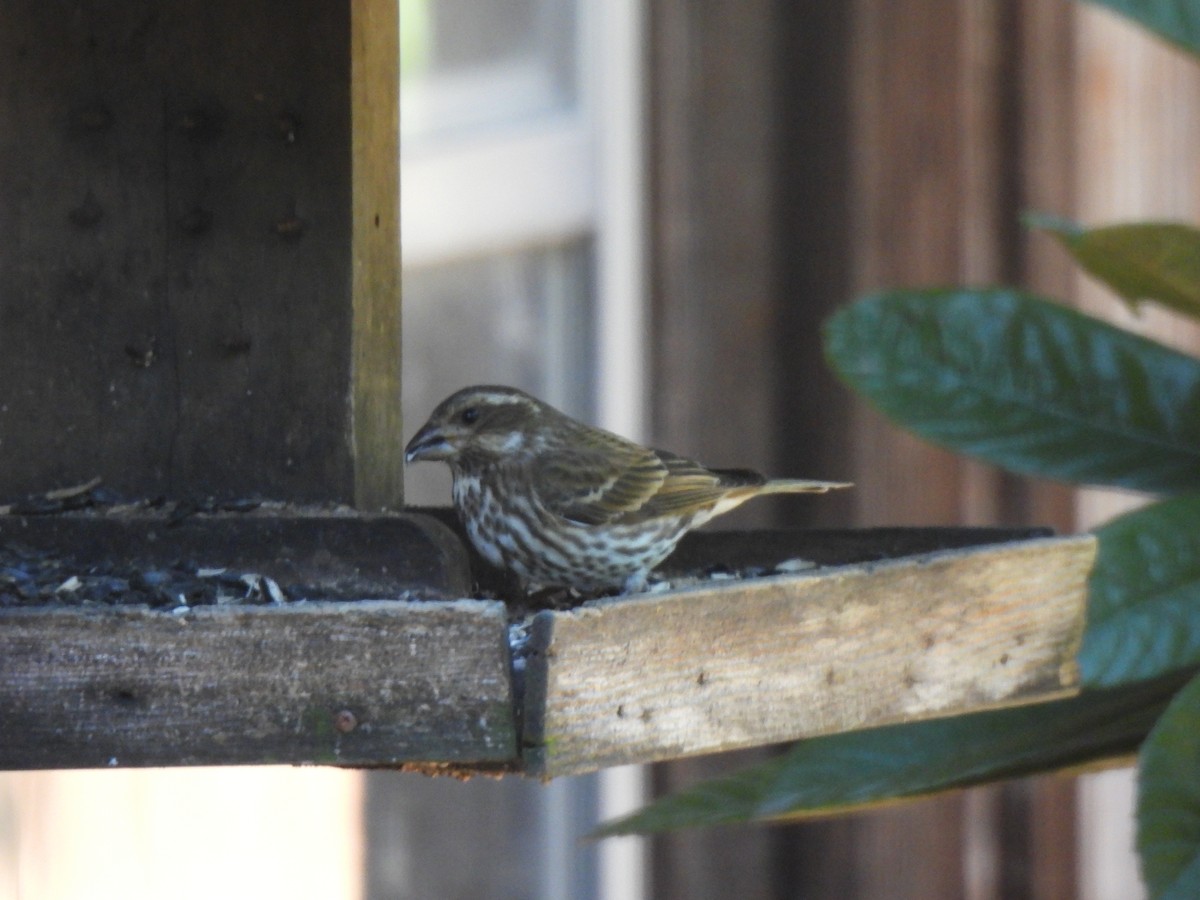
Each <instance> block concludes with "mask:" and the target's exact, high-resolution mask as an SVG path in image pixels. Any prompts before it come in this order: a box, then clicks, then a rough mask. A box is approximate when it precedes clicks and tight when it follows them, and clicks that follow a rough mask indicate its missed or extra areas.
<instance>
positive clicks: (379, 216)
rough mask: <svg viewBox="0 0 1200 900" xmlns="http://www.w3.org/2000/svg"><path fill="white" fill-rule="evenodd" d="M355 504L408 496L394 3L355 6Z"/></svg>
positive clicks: (391, 504) (379, 505)
mask: <svg viewBox="0 0 1200 900" xmlns="http://www.w3.org/2000/svg"><path fill="white" fill-rule="evenodd" d="M350 11H351V12H350V18H351V38H352V52H351V60H350V64H351V82H350V92H351V116H352V122H353V130H352V154H351V155H352V163H351V166H352V173H353V174H352V180H353V215H352V247H351V253H352V256H353V267H354V268H353V271H354V275H353V286H352V289H351V294H352V297H353V309H354V325H353V334H352V346H351V351H350V355H351V365H352V380H353V388H352V391H353V394H352V400H353V408H352V423H353V425H352V428H353V446H354V463H355V467H354V502H355V505H356V506H358V508H359V509H364V510H371V511H374V510H378V509H385V508H392V509H394V508H398V507H399V506H400V505H401V504H402V503H403V502H404V452H403V446H404V441H403V438H402V435H401V418H400V350H401V341H400V26H399V22H398V16H399V6H398V5H397V4H396V3H395V0H361V2H355V3H352V4H350Z"/></svg>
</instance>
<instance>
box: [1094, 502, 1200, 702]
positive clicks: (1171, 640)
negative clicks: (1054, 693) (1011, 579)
mask: <svg viewBox="0 0 1200 900" xmlns="http://www.w3.org/2000/svg"><path fill="white" fill-rule="evenodd" d="M1096 536H1097V537H1098V538H1099V541H1100V546H1099V551H1098V554H1097V558H1096V566H1095V568H1094V569H1093V570H1092V575H1091V579H1090V582H1089V590H1088V595H1089V596H1088V623H1087V630H1086V631H1085V632H1084V636H1083V647H1082V649H1081V651H1080V653H1079V666H1080V672H1081V674H1082V676H1083V681H1084V683H1085V684H1088V685H1091V686H1093V687H1102V686H1110V685H1115V684H1121V683H1123V682H1129V681H1135V680H1140V679H1145V678H1152V677H1155V676H1157V675H1161V674H1163V673H1165V672H1169V671H1172V670H1174V669H1179V668H1183V667H1185V666H1192V665H1195V664H1197V663H1200V496H1198V495H1195V494H1192V495H1186V496H1182V497H1177V498H1173V499H1171V500H1166V501H1163V502H1161V503H1156V504H1154V505H1152V506H1147V507H1144V508H1142V509H1139V510H1135V511H1134V512H1131V513H1127V514H1126V515H1123V516H1121V517H1119V518H1117V519H1114V520H1113V521H1111V522H1109V523H1108V524H1106V525H1104V526H1103V527H1102V528H1099V529H1097V531H1096Z"/></svg>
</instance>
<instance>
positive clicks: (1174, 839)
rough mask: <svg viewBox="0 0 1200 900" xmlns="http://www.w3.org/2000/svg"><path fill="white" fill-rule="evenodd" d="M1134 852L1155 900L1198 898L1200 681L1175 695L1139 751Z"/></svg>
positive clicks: (1199, 886) (1197, 680) (1199, 889)
mask: <svg viewBox="0 0 1200 900" xmlns="http://www.w3.org/2000/svg"><path fill="white" fill-rule="evenodd" d="M1139 786H1140V791H1139V796H1138V813H1137V815H1138V836H1137V843H1138V850H1139V852H1140V854H1141V857H1142V874H1143V876H1144V877H1145V879H1146V883H1147V885H1149V887H1150V891H1151V895H1152V896H1154V897H1188V898H1193V897H1200V678H1197V679H1194V680H1193V681H1192V682H1191V683H1190V684H1189V685H1188V686H1187V687H1185V688H1184V689H1183V690H1182V691H1180V692H1179V694H1178V696H1176V698H1175V699H1174V701H1172V703H1171V705H1170V706H1169V707H1168V708H1167V710H1166V712H1165V713H1163V716H1162V718H1161V719H1160V720H1159V722H1158V724H1157V725H1156V726H1155V727H1154V730H1153V731H1152V732H1151V733H1150V736H1149V737H1148V738H1147V739H1146V743H1145V746H1144V747H1143V749H1142V759H1141V775H1140V785H1139Z"/></svg>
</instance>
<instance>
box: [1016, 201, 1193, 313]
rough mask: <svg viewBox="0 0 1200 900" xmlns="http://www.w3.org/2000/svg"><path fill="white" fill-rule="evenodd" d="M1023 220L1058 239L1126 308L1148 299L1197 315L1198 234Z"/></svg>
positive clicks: (1161, 225)
mask: <svg viewBox="0 0 1200 900" xmlns="http://www.w3.org/2000/svg"><path fill="white" fill-rule="evenodd" d="M1026 221H1028V222H1030V223H1031V224H1033V225H1034V226H1035V227H1038V228H1041V229H1042V230H1044V231H1048V232H1050V233H1051V234H1053V235H1054V236H1055V237H1057V238H1058V239H1059V240H1060V241H1061V242H1062V244H1063V246H1064V247H1066V248H1067V249H1068V250H1069V251H1070V252H1071V254H1072V255H1073V256H1074V257H1075V259H1076V260H1077V261H1078V262H1079V264H1080V265H1082V266H1083V267H1084V269H1086V270H1087V271H1088V272H1089V273H1090V274H1091V275H1093V276H1095V277H1096V278H1099V279H1100V280H1101V281H1103V282H1104V283H1105V284H1107V285H1108V286H1109V287H1110V288H1112V289H1113V290H1114V291H1116V292H1117V293H1118V294H1119V295H1120V296H1121V297H1123V298H1124V299H1125V300H1127V301H1128V302H1129V303H1130V305H1132V306H1134V307H1135V308H1136V305H1137V303H1138V301H1140V300H1153V301H1155V302H1157V303H1161V304H1163V305H1164V306H1169V307H1171V308H1172V309H1175V310H1178V311H1179V312H1182V313H1186V314H1187V315H1189V316H1196V317H1200V230H1197V229H1195V228H1192V227H1191V226H1188V225H1180V224H1177V223H1174V222H1138V223H1134V224H1130V225H1109V226H1107V227H1105V228H1093V229H1091V230H1087V229H1084V228H1080V227H1079V226H1078V225H1075V224H1074V223H1071V222H1064V221H1061V220H1054V219H1049V218H1045V217H1040V216H1037V217H1035V216H1027V217H1026Z"/></svg>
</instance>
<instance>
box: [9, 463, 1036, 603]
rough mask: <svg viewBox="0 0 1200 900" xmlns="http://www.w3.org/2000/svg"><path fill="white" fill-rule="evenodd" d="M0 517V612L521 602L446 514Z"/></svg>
mask: <svg viewBox="0 0 1200 900" xmlns="http://www.w3.org/2000/svg"><path fill="white" fill-rule="evenodd" d="M4 509H5V511H6V512H7V514H6V515H0V606H30V605H67V606H86V605H94V604H109V605H112V604H118V603H123V604H130V603H131V604H144V605H148V606H151V607H158V608H164V609H174V610H179V609H183V608H189V607H195V606H209V605H225V604H254V603H262V604H269V603H284V602H292V601H298V600H366V599H455V598H461V597H490V598H499V599H505V600H507V601H510V605H511V606H512V607H513V608H514V611H524V610H526V609H528V608H542V607H555V608H563V607H570V606H573V605H577V604H578V603H580V602H583V601H584V600H586V599H588V598H586V597H580V596H578V595H575V594H571V593H568V592H549V593H545V594H541V595H536V596H534V597H532V598H530V597H526V596H525V595H524V594H523V592H521V590H520V587H519V585H516V584H514V583H513V582H512V581H511V579H509V578H507V577H506V576H505V575H504V574H503V573H500V572H498V571H496V570H495V569H493V568H492V567H490V566H488V565H487V564H486V563H485V562H484V561H483V560H482V559H481V558H480V557H479V556H478V555H477V554H475V553H474V551H473V550H471V548H470V547H469V545H468V542H467V540H466V537H465V534H464V533H463V531H462V529H461V527H460V526H459V524H458V521H457V519H456V518H455V516H454V513H453V511H452V510H450V509H448V508H421V509H414V510H411V511H410V512H411V513H412V514H405V515H361V514H357V513H354V512H353V511H351V510H349V509H347V508H345V507H305V506H295V505H289V504H284V503H279V502H263V501H260V500H230V501H215V500H212V499H206V500H200V501H197V500H189V501H181V502H166V501H134V502H130V501H118V500H117V499H116V498H114V497H112V496H110V495H108V494H107V493H105V492H104V491H103V489H101V488H100V487H99V486H96V485H86V486H81V489H79V490H76V491H72V490H65V491H59V492H51V493H49V494H43V495H39V496H35V497H28V498H24V499H22V500H19V501H16V502H14V503H11V504H9V505H8V506H7V507H5V508H4ZM1046 534H1049V531H1048V530H1046V529H1028V528H1027V529H1004V528H874V529H855V530H822V531H816V530H761V531H700V532H694V533H692V534H689V535H688V536H687V537H686V538H685V539H684V540H683V542H682V543H681V544H680V546H679V548H678V549H677V550H676V552H675V553H674V554H673V555H672V556H671V557H670V558H669V559H667V560H666V562H664V563H663V564H662V565H661V566H660V567H659V569H658V570H657V571H656V573H655V576H656V577H657V579H658V580H659V581H660V582H662V581H665V582H667V583H668V585H667V586H680V585H682V584H694V583H697V582H701V581H723V580H729V579H738V578H754V577H762V576H768V575H778V574H788V573H794V572H799V571H804V570H806V569H811V568H815V567H819V566H836V565H847V564H851V563H863V562H871V561H877V560H884V559H894V558H899V557H904V556H912V555H915V554H921V553H930V552H934V551H938V550H948V549H955V548H960V547H969V546H977V545H984V544H992V543H999V542H1003V541H1011V540H1019V539H1024V538H1032V537H1038V536H1044V535H1046Z"/></svg>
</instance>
